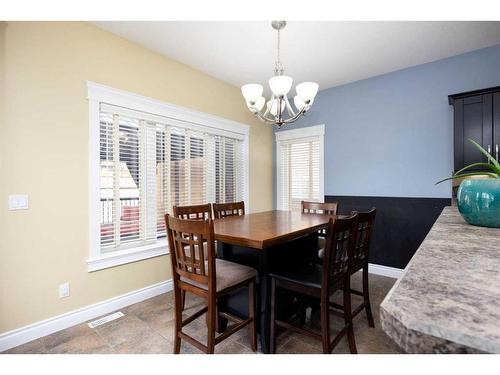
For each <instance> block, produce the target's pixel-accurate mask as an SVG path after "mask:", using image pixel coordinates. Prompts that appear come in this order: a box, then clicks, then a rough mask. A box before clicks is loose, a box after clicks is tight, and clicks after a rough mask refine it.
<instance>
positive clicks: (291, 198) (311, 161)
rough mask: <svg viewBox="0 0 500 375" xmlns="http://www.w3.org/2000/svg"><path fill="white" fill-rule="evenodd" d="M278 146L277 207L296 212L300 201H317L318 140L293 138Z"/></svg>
mask: <svg viewBox="0 0 500 375" xmlns="http://www.w3.org/2000/svg"><path fill="white" fill-rule="evenodd" d="M279 147H280V149H279V154H278V157H279V158H280V160H279V163H280V166H281V168H280V173H279V176H278V178H279V179H280V184H279V185H280V191H279V192H278V193H279V200H280V201H279V202H278V206H279V208H280V209H283V210H293V211H299V210H300V209H301V201H303V200H305V201H320V200H321V199H322V198H323V197H321V195H320V171H319V168H320V160H319V157H320V155H319V154H320V153H319V140H318V139H309V140H293V141H289V142H282V143H281V144H280V146H279Z"/></svg>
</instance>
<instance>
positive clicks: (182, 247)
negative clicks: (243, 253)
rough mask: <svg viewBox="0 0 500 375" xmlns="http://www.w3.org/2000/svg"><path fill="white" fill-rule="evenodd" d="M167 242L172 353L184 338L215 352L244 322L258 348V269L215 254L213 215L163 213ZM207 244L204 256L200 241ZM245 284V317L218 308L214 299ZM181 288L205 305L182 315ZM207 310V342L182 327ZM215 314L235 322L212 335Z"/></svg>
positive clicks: (209, 351)
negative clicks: (190, 217) (182, 216)
mask: <svg viewBox="0 0 500 375" xmlns="http://www.w3.org/2000/svg"><path fill="white" fill-rule="evenodd" d="M165 226H166V228H167V237H168V244H169V246H170V251H171V256H170V259H171V263H172V278H173V284H174V301H175V337H174V353H175V354H178V353H179V352H180V346H181V340H185V341H186V342H188V343H190V344H191V345H193V346H195V347H196V348H198V349H200V350H201V351H203V352H205V353H214V348H215V345H217V344H218V343H220V342H221V341H223V340H224V339H226V338H228V337H229V336H231V335H232V334H233V333H235V332H237V331H239V330H240V329H242V328H244V327H245V326H247V325H248V326H249V328H250V341H251V347H252V349H253V350H254V351H256V350H257V336H256V325H255V303H256V298H255V282H256V277H257V271H256V270H255V269H253V268H251V267H248V266H244V265H241V264H237V263H232V262H228V261H226V260H222V259H216V258H215V240H214V225H213V220H212V219H207V220H186V219H179V218H175V217H172V216H170V215H168V214H167V215H165ZM204 243H206V244H207V247H206V248H207V257H205V255H204V251H200V250H201V249H202V248H203V244H204ZM245 287H246V288H248V318H247V319H241V318H239V317H236V316H234V315H232V314H229V313H227V312H222V311H218V309H217V300H218V299H220V298H221V297H222V296H224V295H226V294H227V293H229V292H232V291H234V290H235V289H238V288H245ZM181 291H184V292H189V293H192V294H195V295H197V296H200V297H202V298H204V299H205V300H206V306H205V307H203V308H202V309H200V310H199V311H197V312H195V313H194V314H192V315H191V316H189V317H187V318H185V319H183V317H182V312H183V307H182V301H181ZM205 313H207V330H208V333H207V343H206V345H205V344H203V343H201V342H200V341H198V340H196V339H195V338H193V337H191V336H189V335H188V334H187V333H185V332H184V331H183V327H185V326H186V325H187V324H189V323H191V322H192V321H194V320H195V319H197V318H198V317H200V316H201V315H203V314H205ZM218 316H221V317H223V318H226V319H228V320H229V321H231V322H233V323H234V324H233V325H232V326H230V327H229V328H228V329H227V330H226V331H225V332H224V333H222V334H221V335H219V336H217V337H216V336H215V330H216V319H217V317H218Z"/></svg>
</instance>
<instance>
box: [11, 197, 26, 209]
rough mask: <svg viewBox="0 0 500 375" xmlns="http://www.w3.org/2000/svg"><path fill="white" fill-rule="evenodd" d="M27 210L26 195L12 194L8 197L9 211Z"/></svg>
mask: <svg viewBox="0 0 500 375" xmlns="http://www.w3.org/2000/svg"><path fill="white" fill-rule="evenodd" d="M27 209H28V195H27V194H14V195H9V210H11V211H12V210H27Z"/></svg>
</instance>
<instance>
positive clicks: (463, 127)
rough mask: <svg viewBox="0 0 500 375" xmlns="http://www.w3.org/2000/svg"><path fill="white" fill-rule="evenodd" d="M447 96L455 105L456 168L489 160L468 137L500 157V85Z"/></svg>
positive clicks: (456, 169) (497, 157)
mask: <svg viewBox="0 0 500 375" xmlns="http://www.w3.org/2000/svg"><path fill="white" fill-rule="evenodd" d="M448 100H449V103H450V104H451V105H453V121H454V157H455V159H454V169H455V171H458V170H459V169H462V168H463V167H464V166H466V165H469V164H472V163H486V162H487V159H486V157H485V156H484V155H482V154H481V153H480V152H479V151H478V149H477V148H476V147H475V146H474V145H473V144H472V143H471V142H469V141H468V139H473V140H474V141H476V142H477V143H479V144H480V145H481V146H483V148H484V149H485V150H488V151H489V152H490V153H491V154H492V155H493V156H494V157H496V159H497V160H499V152H500V150H499V148H500V86H497V87H492V88H488V89H484V90H476V91H469V92H463V93H460V94H454V95H450V96H449V97H448ZM483 169H484V168H475V170H483Z"/></svg>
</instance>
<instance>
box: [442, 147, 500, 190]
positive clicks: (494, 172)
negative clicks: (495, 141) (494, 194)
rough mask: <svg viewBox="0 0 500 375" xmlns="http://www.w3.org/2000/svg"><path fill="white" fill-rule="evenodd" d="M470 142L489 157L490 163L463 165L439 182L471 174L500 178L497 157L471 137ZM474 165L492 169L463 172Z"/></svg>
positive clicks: (499, 164)
mask: <svg viewBox="0 0 500 375" xmlns="http://www.w3.org/2000/svg"><path fill="white" fill-rule="evenodd" d="M469 142H471V143H472V144H473V145H474V146H476V147H477V148H478V150H479V151H481V153H482V154H483V155H484V156H486V158H488V163H474V164H469V165H467V166H466V167H463V168H462V169H460V170H459V171H457V172H455V173H454V174H453V176H451V177H448V178H445V179H443V180H441V181H438V182H436V185H437V184H440V183H441V182H443V181H447V180H453V179H455V178H462V177H469V176H485V175H486V176H489V177H492V178H500V163H498V161H496V159H495V158H494V157H493V156H492V155H491V154H490V153H489V152H488V151H486V150H485V149H484V148H482V147H481V146H480V145H479V144H478V143H477V142H475V141H473V140H472V139H469ZM473 167H484V168H485V169H489V170H491V172H486V171H485V172H480V171H477V172H468V173H463V172H464V171H466V170H467V169H470V168H473Z"/></svg>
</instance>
